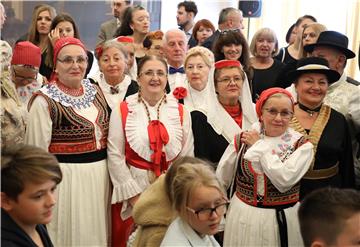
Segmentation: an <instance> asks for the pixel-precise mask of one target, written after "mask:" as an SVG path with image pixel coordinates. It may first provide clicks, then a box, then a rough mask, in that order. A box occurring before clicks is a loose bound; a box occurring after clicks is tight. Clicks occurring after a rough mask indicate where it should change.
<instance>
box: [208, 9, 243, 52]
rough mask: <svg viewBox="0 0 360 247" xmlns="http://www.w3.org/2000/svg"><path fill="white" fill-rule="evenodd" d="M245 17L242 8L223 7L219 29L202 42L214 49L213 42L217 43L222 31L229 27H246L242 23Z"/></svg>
mask: <svg viewBox="0 0 360 247" xmlns="http://www.w3.org/2000/svg"><path fill="white" fill-rule="evenodd" d="M243 19H244V18H243V14H242V12H241V10H238V9H235V8H232V7H229V8H225V9H222V10H221V11H220V15H219V21H218V26H219V29H218V30H216V32H215V33H214V34H213V35H211V36H210V37H209V38H207V39H206V40H205V41H204V43H203V44H202V46H205V47H206V48H208V49H210V50H212V47H213V44H215V43H216V41H217V39H218V38H219V36H220V33H221V32H222V31H224V30H229V29H240V30H242V29H244V25H243V23H242V22H243Z"/></svg>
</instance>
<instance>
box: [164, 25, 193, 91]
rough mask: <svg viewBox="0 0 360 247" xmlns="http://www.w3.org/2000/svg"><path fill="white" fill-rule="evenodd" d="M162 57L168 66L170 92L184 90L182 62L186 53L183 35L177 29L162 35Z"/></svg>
mask: <svg viewBox="0 0 360 247" xmlns="http://www.w3.org/2000/svg"><path fill="white" fill-rule="evenodd" d="M163 45H164V49H163V50H164V55H165V58H166V61H167V63H168V65H169V68H168V71H169V75H168V82H169V86H170V90H171V91H173V90H174V89H175V88H177V87H184V88H186V84H185V80H186V75H185V70H184V67H183V66H184V60H185V56H186V52H187V42H186V36H185V33H184V32H182V31H181V30H179V29H170V30H168V31H167V32H166V33H165V35H164V43H163Z"/></svg>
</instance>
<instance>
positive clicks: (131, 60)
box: [115, 36, 137, 81]
mask: <svg viewBox="0 0 360 247" xmlns="http://www.w3.org/2000/svg"><path fill="white" fill-rule="evenodd" d="M115 40H117V41H118V42H120V43H121V44H122V45H123V46H124V48H125V50H126V52H127V66H126V70H125V73H126V74H127V75H129V76H130V78H131V80H133V81H136V77H137V63H136V59H135V46H134V39H133V38H131V37H127V36H119V37H117V38H115Z"/></svg>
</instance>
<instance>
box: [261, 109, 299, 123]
mask: <svg viewBox="0 0 360 247" xmlns="http://www.w3.org/2000/svg"><path fill="white" fill-rule="evenodd" d="M264 110H265V111H266V112H267V113H268V114H269V116H271V117H272V119H275V118H276V117H277V116H278V115H279V114H280V117H281V119H284V120H290V119H291V118H292V117H293V116H294V112H291V111H287V112H281V111H276V115H274V114H273V113H275V112H273V113H271V110H272V109H270V108H264ZM285 113H287V114H288V115H286V116H284V115H281V114H285Z"/></svg>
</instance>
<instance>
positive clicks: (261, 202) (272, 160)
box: [216, 88, 313, 247]
mask: <svg viewBox="0 0 360 247" xmlns="http://www.w3.org/2000/svg"><path fill="white" fill-rule="evenodd" d="M293 112H294V101H293V99H292V97H291V94H290V93H289V92H287V91H286V90H285V89H282V88H269V89H266V90H264V91H263V92H262V93H261V95H260V97H259V99H258V101H257V102H256V113H257V115H258V117H259V122H258V123H254V124H253V126H252V129H251V130H248V131H243V132H241V133H239V134H237V135H236V136H235V138H234V140H233V141H232V143H231V144H230V145H229V147H228V148H227V149H226V151H225V153H224V155H223V156H222V158H221V160H220V162H219V166H218V168H217V170H216V175H217V177H218V178H219V180H220V181H221V183H222V184H223V185H224V186H225V188H226V189H229V190H230V192H229V194H230V196H231V197H232V199H231V201H230V207H229V211H228V212H227V214H226V223H225V234H224V246H281V247H285V246H301V245H302V240H301V235H300V230H299V223H298V219H297V209H298V207H299V204H300V203H299V191H300V180H301V178H302V177H303V176H304V174H305V173H306V171H307V170H308V169H309V167H310V164H311V161H312V158H313V145H312V144H311V143H310V142H308V141H306V139H305V138H304V136H303V135H302V134H300V133H299V132H296V131H294V130H293V129H292V128H290V126H289V122H290V120H291V118H292V116H293Z"/></svg>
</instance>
